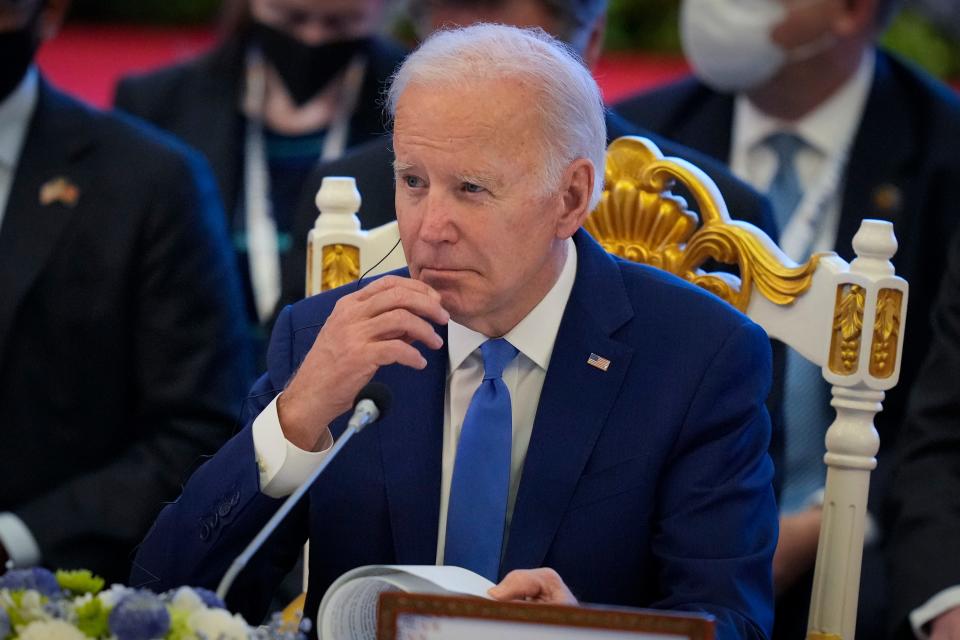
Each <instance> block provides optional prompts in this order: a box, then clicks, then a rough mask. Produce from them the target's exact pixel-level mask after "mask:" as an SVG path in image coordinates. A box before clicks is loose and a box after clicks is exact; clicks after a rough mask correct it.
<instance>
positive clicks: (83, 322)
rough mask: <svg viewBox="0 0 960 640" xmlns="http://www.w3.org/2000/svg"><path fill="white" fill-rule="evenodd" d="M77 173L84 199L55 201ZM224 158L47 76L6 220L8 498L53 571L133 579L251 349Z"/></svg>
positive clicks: (219, 426)
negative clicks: (153, 527) (82, 98)
mask: <svg viewBox="0 0 960 640" xmlns="http://www.w3.org/2000/svg"><path fill="white" fill-rule="evenodd" d="M57 178H64V179H66V180H68V181H69V182H70V183H72V184H73V185H75V186H76V188H77V189H78V194H79V198H78V200H77V202H76V204H75V206H68V205H67V204H64V203H62V202H52V203H50V204H46V205H44V204H41V202H40V199H39V194H40V191H41V187H42V185H44V184H47V183H48V182H50V181H51V180H54V179H57ZM239 295H240V294H239V286H238V283H237V280H236V273H235V271H234V266H233V262H232V260H231V258H230V253H229V247H228V245H227V240H226V234H225V231H224V225H223V215H222V213H221V207H220V204H219V201H218V199H217V196H216V189H215V186H214V184H213V178H212V176H211V175H210V171H209V169H208V168H207V167H206V164H205V163H204V162H203V161H202V160H201V159H200V157H199V156H198V155H197V154H196V153H194V152H189V153H188V152H187V151H186V150H185V149H184V148H181V147H180V146H174V144H173V143H172V142H171V141H170V140H168V139H167V138H166V137H161V136H159V135H158V134H154V133H151V132H148V131H145V130H144V129H143V128H141V127H139V126H134V125H131V124H130V123H128V122H125V121H122V120H121V119H120V118H116V117H112V116H108V115H104V114H101V113H98V112H95V111H92V110H90V109H88V108H86V107H84V106H82V105H80V104H79V103H78V102H75V101H74V100H72V99H70V98H68V97H66V96H64V95H62V94H60V93H57V92H56V91H54V90H52V89H50V88H49V87H48V86H47V85H46V84H45V83H43V82H42V81H41V83H40V93H39V100H38V104H37V108H36V111H35V113H34V115H33V119H32V120H31V122H30V125H29V130H28V133H27V137H26V140H25V144H24V148H23V152H22V154H21V157H20V160H19V163H18V165H17V167H16V172H15V175H14V179H13V184H12V188H11V192H10V197H9V201H8V203H7V208H6V212H5V214H4V218H3V221H2V224H0V300H2V301H3V302H2V304H0V460H2V461H3V463H2V464H0V511H5V510H9V511H13V512H14V513H16V514H17V515H18V516H19V517H20V518H22V519H23V521H24V522H25V523H26V524H27V526H28V527H29V528H30V530H31V531H32V533H33V534H34V536H35V537H36V539H37V541H38V543H39V545H40V549H41V551H42V553H43V559H44V561H45V563H46V564H47V565H49V566H52V567H64V568H78V567H86V568H89V569H91V570H93V571H95V572H96V573H99V574H101V575H102V576H104V577H105V578H107V579H108V580H110V581H122V580H124V577H125V576H124V574H125V573H127V572H128V571H129V566H130V554H131V551H132V549H133V547H134V545H135V544H136V543H137V542H138V541H139V540H140V539H141V538H142V537H143V534H144V532H145V531H146V530H147V528H148V526H149V525H150V522H151V521H152V520H153V519H154V518H155V516H156V514H157V512H158V511H159V510H160V507H161V505H162V503H163V502H164V501H166V500H169V499H171V498H173V497H174V496H175V495H176V492H177V490H178V488H179V486H180V485H181V483H182V482H183V480H184V478H185V477H186V475H187V474H188V473H189V469H190V467H191V465H193V464H194V463H196V462H197V460H198V458H199V456H200V455H201V454H204V453H210V452H213V451H215V450H216V449H217V447H219V446H220V444H221V443H222V442H223V441H224V440H226V438H228V437H229V435H230V433H231V432H232V430H233V429H234V427H235V422H236V416H237V415H238V413H239V411H238V410H239V408H240V407H241V402H242V398H243V392H244V387H245V385H246V384H249V382H248V381H249V380H250V378H251V377H252V376H251V363H252V361H251V360H250V358H249V355H250V354H249V351H248V348H247V345H246V343H245V340H244V337H243V323H242V317H243V316H242V313H243V309H242V307H241V304H240V297H239Z"/></svg>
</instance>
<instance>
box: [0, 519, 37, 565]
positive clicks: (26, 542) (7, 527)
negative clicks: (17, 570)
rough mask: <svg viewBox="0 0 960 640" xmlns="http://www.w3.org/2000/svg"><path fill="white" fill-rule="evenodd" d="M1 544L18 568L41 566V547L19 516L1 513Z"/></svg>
mask: <svg viewBox="0 0 960 640" xmlns="http://www.w3.org/2000/svg"><path fill="white" fill-rule="evenodd" d="M0 544H2V545H3V548H4V549H6V550H7V555H9V556H10V560H12V561H13V564H14V566H16V567H32V566H34V565H38V564H40V546H39V545H38V544H37V541H36V539H34V537H33V534H32V533H30V529H28V528H27V525H26V524H24V522H23V520H21V519H20V518H19V517H18V516H16V515H15V514H13V513H10V512H0Z"/></svg>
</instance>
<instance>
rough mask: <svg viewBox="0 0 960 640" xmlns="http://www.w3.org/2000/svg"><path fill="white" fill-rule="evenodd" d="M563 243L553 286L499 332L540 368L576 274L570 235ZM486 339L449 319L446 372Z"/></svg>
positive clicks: (546, 358)
mask: <svg viewBox="0 0 960 640" xmlns="http://www.w3.org/2000/svg"><path fill="white" fill-rule="evenodd" d="M566 244H567V257H566V260H565V261H564V263H563V268H562V269H561V270H560V276H559V277H558V278H557V281H556V282H555V283H554V284H553V287H551V289H550V291H548V292H547V295H545V296H544V297H543V299H542V300H541V301H540V302H539V303H538V304H537V306H535V307H534V308H533V309H532V310H531V311H530V313H528V314H527V315H526V316H525V317H524V318H523V320H521V321H520V322H518V323H517V326H515V327H514V328H513V329H511V330H510V331H508V332H507V334H506V335H505V336H503V337H504V338H506V339H507V341H508V342H510V344H512V345H513V346H514V347H516V348H517V350H518V351H519V352H520V353H522V354H523V355H525V356H526V357H527V358H529V359H530V360H532V361H533V362H534V363H536V365H537V366H539V367H540V368H542V369H544V370H546V369H547V367H548V365H549V364H550V356H551V354H552V353H553V344H554V342H556V340H557V332H558V331H559V330H560V320H561V319H562V318H563V311H564V309H566V307H567V300H569V299H570V292H571V291H572V290H573V283H574V280H575V279H576V276H577V248H576V245H575V244H574V242H573V239H572V238H568V239H567V242H566ZM488 339H489V338H488V337H487V336H485V335H483V334H482V333H478V332H476V331H474V330H473V329H468V328H467V327H465V326H463V325H462V324H458V323H456V322H454V321H453V320H451V321H450V323H449V325H448V327H447V351H448V353H449V354H450V369H449V370H448V373H447V375H449V374H450V372H452V371H454V370H456V369H457V368H458V367H460V365H461V364H463V361H464V360H466V359H467V358H468V357H469V356H470V354H471V353H473V352H474V351H475V350H476V349H477V348H478V347H479V346H480V345H481V344H483V343H484V342H486V341H487V340H488Z"/></svg>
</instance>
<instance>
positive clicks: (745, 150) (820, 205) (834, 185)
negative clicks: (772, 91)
mask: <svg viewBox="0 0 960 640" xmlns="http://www.w3.org/2000/svg"><path fill="white" fill-rule="evenodd" d="M874 65H875V54H874V52H873V50H872V49H871V50H870V51H868V52H867V53H866V54H864V57H863V60H862V61H861V62H860V66H859V68H858V69H857V71H856V73H854V75H853V76H851V78H850V79H849V80H848V81H847V82H846V84H844V85H843V86H842V87H841V88H840V89H839V90H838V91H836V92H835V93H834V94H833V95H832V96H830V98H829V99H827V100H826V101H825V102H824V103H823V104H821V105H820V106H818V107H817V108H816V109H814V110H813V111H811V112H810V113H808V114H807V115H805V116H804V117H803V118H800V119H799V120H796V121H791V122H785V121H782V120H778V119H776V118H773V117H771V116H769V115H767V114H765V113H764V112H762V111H760V110H759V109H757V108H756V107H755V106H754V105H753V104H752V103H751V102H750V100H749V99H748V98H747V97H746V96H744V95H742V94H740V95H737V97H736V100H735V102H734V111H733V131H732V133H731V145H730V169H731V171H733V173H734V174H735V175H736V176H737V177H738V178H740V179H742V180H744V181H745V182H747V183H748V184H750V185H751V186H753V187H754V188H755V189H757V191H759V192H761V193H767V191H769V187H770V183H771V182H772V181H773V177H774V175H775V174H776V172H777V156H776V154H775V153H774V152H773V150H772V149H770V147H769V146H768V145H767V144H765V141H766V140H767V138H768V137H769V136H771V135H772V134H774V133H780V132H787V133H793V134H795V135H797V136H799V137H800V138H801V139H802V140H803V141H804V143H805V146H804V147H803V148H802V149H801V150H800V151H798V152H797V156H796V167H797V173H798V174H799V178H800V184H801V186H802V187H803V198H802V199H801V201H800V204H799V205H797V209H796V211H794V215H793V217H792V218H791V219H790V223H789V224H788V225H787V227H786V228H785V229H780V230H779V231H780V247H781V248H782V249H783V250H784V253H786V254H787V255H788V256H790V257H791V258H793V259H794V260H798V261H800V260H802V259H803V257H802V255H801V254H803V253H804V252H805V250H806V249H809V250H810V251H811V252H814V253H815V252H817V251H832V250H833V248H834V243H835V242H836V239H837V228H838V227H839V226H840V206H841V203H842V194H843V183H844V180H843V174H844V171H845V167H846V158H847V155H848V153H849V151H850V146H851V144H852V143H853V137H854V136H855V135H856V132H857V129H858V128H859V127H860V120H861V118H862V117H863V109H864V106H865V105H866V102H867V95H868V94H869V93H870V85H871V84H872V81H873V69H874Z"/></svg>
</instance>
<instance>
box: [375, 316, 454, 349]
mask: <svg viewBox="0 0 960 640" xmlns="http://www.w3.org/2000/svg"><path fill="white" fill-rule="evenodd" d="M362 332H363V335H364V337H365V338H366V339H367V340H369V341H376V340H392V339H395V338H399V339H402V340H404V341H405V342H408V343H409V342H414V341H419V342H422V343H423V344H424V345H426V346H428V347H430V348H431V349H439V348H440V347H442V346H443V338H441V337H440V335H439V334H437V332H436V331H435V330H434V328H433V325H431V324H430V323H429V322H427V321H426V320H424V319H423V318H421V317H419V316H416V315H414V314H412V313H410V312H409V311H407V310H406V309H394V310H392V311H388V312H386V313H383V314H380V315H378V316H376V317H375V318H371V319H370V320H367V321H366V322H365V323H364V324H363V327H362Z"/></svg>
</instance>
